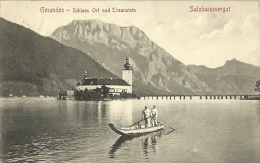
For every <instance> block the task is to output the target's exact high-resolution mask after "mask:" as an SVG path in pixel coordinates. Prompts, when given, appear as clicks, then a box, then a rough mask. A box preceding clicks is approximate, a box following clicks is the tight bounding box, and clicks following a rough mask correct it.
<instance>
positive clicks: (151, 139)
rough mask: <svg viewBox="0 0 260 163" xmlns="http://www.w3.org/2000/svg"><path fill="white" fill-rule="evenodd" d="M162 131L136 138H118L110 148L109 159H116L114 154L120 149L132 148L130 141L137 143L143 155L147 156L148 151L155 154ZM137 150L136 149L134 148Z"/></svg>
mask: <svg viewBox="0 0 260 163" xmlns="http://www.w3.org/2000/svg"><path fill="white" fill-rule="evenodd" d="M162 132H163V131H158V132H155V133H151V134H148V135H143V136H138V137H124V136H121V137H119V138H118V139H117V140H116V141H115V143H114V144H113V145H112V146H111V147H110V151H109V152H108V154H109V158H111V159H113V158H115V157H116V153H117V152H118V150H120V149H121V148H124V147H127V146H132V144H131V143H132V141H139V142H140V143H139V144H140V145H141V147H142V151H143V152H144V155H145V156H147V155H148V153H149V151H152V152H156V151H157V150H158V138H159V137H161V136H162ZM136 148H138V147H136Z"/></svg>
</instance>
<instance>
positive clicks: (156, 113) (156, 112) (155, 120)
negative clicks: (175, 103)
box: [151, 105, 158, 126]
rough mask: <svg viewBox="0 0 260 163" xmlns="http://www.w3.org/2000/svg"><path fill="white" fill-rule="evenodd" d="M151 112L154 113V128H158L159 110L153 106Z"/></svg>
mask: <svg viewBox="0 0 260 163" xmlns="http://www.w3.org/2000/svg"><path fill="white" fill-rule="evenodd" d="M151 112H152V126H156V125H157V124H158V122H157V117H158V110H157V108H156V107H155V105H153V108H152V110H151Z"/></svg>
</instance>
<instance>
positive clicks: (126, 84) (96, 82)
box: [76, 57, 132, 95]
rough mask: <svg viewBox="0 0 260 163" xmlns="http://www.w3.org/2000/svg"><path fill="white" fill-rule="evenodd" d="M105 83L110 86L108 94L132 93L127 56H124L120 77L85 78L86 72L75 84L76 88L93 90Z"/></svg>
mask: <svg viewBox="0 0 260 163" xmlns="http://www.w3.org/2000/svg"><path fill="white" fill-rule="evenodd" d="M103 85H105V86H106V87H109V88H110V91H109V93H110V94H113V95H115V94H120V93H122V92H126V93H131V94H132V68H131V65H130V63H129V58H128V57H126V63H125V64H124V69H123V73H122V79H113V78H87V73H86V72H85V74H84V79H82V80H81V81H80V82H79V83H78V84H77V86H76V90H78V91H80V90H83V91H84V90H85V89H88V90H93V89H96V88H97V87H98V88H101V86H103Z"/></svg>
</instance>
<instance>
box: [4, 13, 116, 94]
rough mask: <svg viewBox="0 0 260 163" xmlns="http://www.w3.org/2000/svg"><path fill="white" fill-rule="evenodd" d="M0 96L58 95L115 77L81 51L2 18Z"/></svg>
mask: <svg viewBox="0 0 260 163" xmlns="http://www.w3.org/2000/svg"><path fill="white" fill-rule="evenodd" d="M0 63H1V65H0V95H2V96H8V95H9V94H11V93H12V94H13V95H17V96H20V95H27V96H35V95H57V94H58V92H59V91H61V90H66V89H71V88H72V87H74V86H75V85H76V83H77V81H79V80H81V79H82V78H83V73H84V71H85V70H87V71H88V75H89V76H91V77H100V76H103V77H109V78H111V77H113V78H119V77H118V76H117V75H115V74H113V73H111V72H109V71H108V70H107V69H105V68H104V67H102V66H101V65H99V64H98V63H97V62H96V61H95V60H94V59H92V58H91V57H89V56H88V55H86V54H85V53H83V52H82V51H80V50H77V49H74V48H71V47H67V46H64V45H63V44H61V43H59V42H57V41H55V40H53V39H51V38H48V37H43V36H40V35H39V34H37V33H35V32H33V31H31V30H30V29H27V28H24V27H23V26H20V25H17V24H14V23H11V22H9V21H7V20H5V19H3V18H0Z"/></svg>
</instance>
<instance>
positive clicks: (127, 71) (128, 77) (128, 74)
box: [123, 57, 133, 87]
mask: <svg viewBox="0 0 260 163" xmlns="http://www.w3.org/2000/svg"><path fill="white" fill-rule="evenodd" d="M124 67H125V68H124V69H123V79H124V80H125V81H126V82H127V83H128V84H130V85H131V87H132V85H133V77H132V75H133V74H132V68H131V65H130V63H129V58H128V57H126V63H125V64H124Z"/></svg>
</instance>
